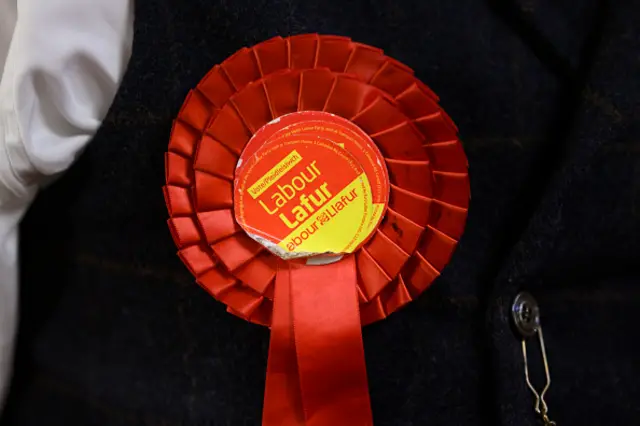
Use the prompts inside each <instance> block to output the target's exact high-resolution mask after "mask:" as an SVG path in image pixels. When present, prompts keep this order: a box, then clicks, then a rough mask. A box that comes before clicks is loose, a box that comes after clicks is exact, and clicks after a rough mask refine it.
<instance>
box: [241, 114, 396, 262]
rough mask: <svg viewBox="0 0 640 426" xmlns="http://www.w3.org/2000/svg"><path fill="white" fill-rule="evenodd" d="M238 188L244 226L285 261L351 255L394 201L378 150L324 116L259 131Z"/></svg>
mask: <svg viewBox="0 0 640 426" xmlns="http://www.w3.org/2000/svg"><path fill="white" fill-rule="evenodd" d="M234 186H235V191H234V210H235V215H236V219H237V221H238V223H239V225H240V226H241V227H242V228H243V229H244V230H245V231H246V232H247V234H248V235H249V236H250V237H251V238H253V239H254V240H256V241H258V242H259V243H261V244H262V245H264V246H265V247H266V248H267V249H269V250H270V251H271V252H272V253H273V254H275V255H277V256H279V257H281V258H283V259H293V258H298V257H308V256H322V255H339V254H346V253H352V252H354V251H355V250H356V249H358V248H359V247H360V246H361V245H362V244H363V243H364V242H365V241H366V240H367V239H368V238H369V237H370V236H371V235H372V233H373V232H374V231H375V230H376V228H377V226H378V224H379V223H380V221H381V219H382V217H383V214H384V212H385V209H386V206H387V203H388V198H389V176H388V173H387V169H386V166H385V165H384V158H383V157H382V154H381V153H380V150H379V149H378V148H377V147H376V146H375V144H374V143H373V141H372V140H371V138H370V137H369V136H368V135H367V134H366V133H364V132H363V131H362V130H360V129H359V128H358V127H357V126H355V125H354V124H353V123H352V122H350V121H348V120H345V119H344V118H341V117H338V116H335V115H333V114H329V113H326V112H296V113H291V114H288V115H284V116H282V117H280V118H277V119H275V120H273V121H272V122H270V123H268V124H267V125H265V126H264V127H262V128H261V129H260V130H259V131H258V132H257V133H256V134H255V135H254V136H253V137H252V139H251V140H250V141H249V143H248V144H247V147H246V148H245V149H244V151H243V153H242V155H241V157H240V160H239V161H238V166H237V168H236V178H235V185H234Z"/></svg>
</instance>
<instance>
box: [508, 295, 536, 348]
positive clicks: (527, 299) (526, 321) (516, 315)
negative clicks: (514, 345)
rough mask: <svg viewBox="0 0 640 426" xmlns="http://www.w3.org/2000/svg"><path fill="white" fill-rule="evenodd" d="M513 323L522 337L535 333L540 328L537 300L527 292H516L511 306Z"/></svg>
mask: <svg viewBox="0 0 640 426" xmlns="http://www.w3.org/2000/svg"><path fill="white" fill-rule="evenodd" d="M511 316H512V318H513V323H514V325H515V326H516V328H517V329H518V331H519V332H520V334H521V335H522V336H523V337H530V336H533V335H534V334H536V332H537V331H538V329H539V328H540V309H539V308H538V302H536V299H534V298H533V296H532V295H530V294H529V293H527V292H524V291H523V292H521V293H518V295H517V296H516V298H515V299H514V300H513V305H512V306H511Z"/></svg>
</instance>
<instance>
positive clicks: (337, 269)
mask: <svg viewBox="0 0 640 426" xmlns="http://www.w3.org/2000/svg"><path fill="white" fill-rule="evenodd" d="M356 279H357V277H356V263H355V258H354V256H353V255H350V256H347V257H345V258H344V259H342V260H341V261H339V262H336V263H333V264H329V265H322V266H306V265H302V264H297V263H285V262H282V263H281V264H280V266H279V270H278V274H277V276H276V288H275V297H274V299H275V305H274V316H273V323H272V328H271V343H270V346H269V361H268V365H267V383H266V389H265V401H264V402H265V403H264V412H263V420H262V424H263V426H298V425H300V426H302V425H304V426H327V425H330V426H371V425H373V417H372V414H371V403H370V401H369V388H368V383H367V372H366V367H365V359H364V347H363V343H362V333H361V327H362V326H361V323H360V312H359V307H358V295H357V291H356V285H355V284H356Z"/></svg>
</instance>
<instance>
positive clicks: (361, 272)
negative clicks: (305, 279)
mask: <svg viewBox="0 0 640 426" xmlns="http://www.w3.org/2000/svg"><path fill="white" fill-rule="evenodd" d="M299 111H325V112H329V113H332V114H335V115H337V116H340V117H343V118H345V119H347V120H349V121H351V122H353V123H354V124H355V125H357V126H358V127H359V128H360V129H362V130H363V131H364V132H366V133H367V134H368V135H369V136H370V138H371V140H373V141H374V143H375V144H376V146H377V147H378V149H379V150H380V152H381V153H382V155H383V156H384V159H385V163H386V166H387V170H388V174H389V181H390V194H389V203H388V209H387V212H386V214H385V216H384V218H383V220H382V222H381V223H380V225H379V226H378V229H377V230H376V231H375V233H374V234H373V235H372V237H371V238H370V239H369V240H368V241H367V242H366V244H364V246H362V247H361V248H359V249H358V250H357V251H356V252H355V253H354V254H353V255H352V256H353V257H354V262H355V266H356V271H357V279H356V280H355V281H357V282H356V286H357V294H358V298H359V304H360V324H362V325H366V324H370V323H372V322H375V321H377V320H380V319H383V318H385V317H387V316H388V315H390V314H391V313H393V312H395V311H396V310H398V309H399V308H401V307H402V306H404V305H406V304H407V303H409V302H410V301H412V300H413V299H415V298H416V297H417V296H418V295H420V294H421V293H422V292H423V291H425V289H427V288H428V287H429V286H430V285H431V283H433V281H434V280H435V279H436V278H437V277H438V275H439V274H440V272H441V271H442V270H443V268H444V267H445V265H446V264H447V263H448V261H449V259H450V257H451V255H452V253H453V250H454V249H455V246H456V244H457V242H458V240H459V239H460V236H461V235H462V232H463V230H464V226H465V221H466V217H467V209H468V204H469V177H468V173H467V160H466V156H465V154H464V151H463V148H462V145H461V143H460V140H459V139H458V135H457V128H456V126H455V124H454V123H453V121H452V120H451V119H450V118H449V116H448V115H447V114H446V113H445V112H444V111H443V110H442V109H441V108H440V106H439V105H438V97H437V96H436V95H435V94H434V93H433V92H432V91H431V90H430V89H429V88H428V87H427V86H426V85H425V84H423V83H422V82H420V81H419V80H418V79H417V78H416V77H415V76H414V73H413V71H412V70H411V69H410V68H409V67H407V66H406V65H404V64H402V63H400V62H398V61H396V60H394V59H392V58H389V57H387V56H385V55H384V53H383V52H382V51H381V50H380V49H377V48H374V47H371V46H367V45H364V44H360V43H357V42H353V41H351V40H350V39H349V38H345V37H336V36H319V35H316V34H307V35H299V36H293V37H289V38H281V37H276V38H273V39H271V40H268V41H265V42H263V43H260V44H258V45H256V46H254V47H252V48H243V49H241V50H240V51H238V52H237V53H235V54H234V55H232V56H231V57H229V58H228V59H227V60H225V61H224V62H223V63H222V64H220V65H216V66H215V67H213V69H212V70H211V71H210V72H209V73H208V74H207V75H206V76H205V77H204V78H203V79H202V81H201V82H200V83H199V84H198V86H197V87H196V88H195V89H193V90H192V91H191V92H190V93H189V95H188V96H187V98H186V100H185V102H184V104H183V106H182V108H181V110H180V112H179V114H178V117H177V118H176V120H175V122H174V125H173V129H172V132H171V138H170V142H169V149H168V152H167V154H166V156H165V169H166V186H165V187H164V195H165V200H166V204H167V207H168V210H169V215H170V219H169V221H168V223H169V228H170V230H171V234H172V235H173V238H174V241H175V243H176V245H177V246H178V248H179V252H178V254H179V256H180V258H181V259H182V261H183V262H184V264H185V265H186V266H187V267H188V268H189V270H190V271H191V272H192V273H193V275H194V276H195V277H196V281H197V283H198V284H199V285H200V286H202V287H203V288H204V289H205V290H207V291H208V292H209V293H210V294H211V295H212V296H213V297H215V298H216V299H217V300H219V301H221V302H223V303H224V304H226V305H227V310H228V311H229V312H231V313H233V314H235V315H237V316H239V317H241V318H243V319H245V320H248V321H250V322H254V323H257V324H262V325H265V326H271V325H272V317H273V309H274V308H273V306H274V303H273V302H274V295H275V294H276V290H275V282H276V275H277V272H278V268H279V266H278V265H279V262H282V260H280V259H278V258H276V256H274V255H273V254H272V253H271V252H269V251H268V250H266V249H265V248H264V247H263V246H262V245H260V244H259V243H257V242H256V241H254V240H253V239H251V238H249V236H247V235H246V234H245V232H244V231H243V230H242V228H241V227H240V226H239V225H238V223H237V222H236V220H235V216H234V211H233V206H234V200H233V193H234V173H235V170H236V164H237V162H238V159H239V157H240V155H241V153H242V151H243V149H244V147H245V145H246V144H247V143H248V141H249V140H250V138H251V137H252V135H253V134H255V133H256V132H257V131H258V130H259V129H261V128H262V127H263V126H264V125H265V124H267V123H269V122H271V121H272V120H274V119H275V118H277V117H280V116H282V115H285V114H289V113H295V112H299ZM303 384H304V383H303ZM265 416H266V408H265ZM265 424H267V422H266V420H265ZM282 424H286V422H283V423H282ZM291 424H294V423H291ZM300 424H311V422H309V423H300Z"/></svg>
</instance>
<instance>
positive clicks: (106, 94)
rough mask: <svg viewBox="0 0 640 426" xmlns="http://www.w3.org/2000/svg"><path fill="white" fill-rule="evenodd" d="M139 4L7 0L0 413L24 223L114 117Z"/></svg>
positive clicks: (0, 92) (0, 191) (0, 7)
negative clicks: (43, 190)
mask: <svg viewBox="0 0 640 426" xmlns="http://www.w3.org/2000/svg"><path fill="white" fill-rule="evenodd" d="M132 2H133V0H19V1H18V0H0V70H3V71H2V74H1V80H0V409H1V408H2V401H3V399H4V396H5V394H6V388H7V385H8V380H9V378H10V367H11V364H12V352H13V344H14V339H15V330H16V318H17V299H18V276H17V270H18V265H17V262H18V259H17V247H18V224H19V222H20V219H21V218H22V216H23V215H24V213H25V211H26V210H27V208H28V206H29V204H30V203H31V201H32V200H33V198H34V196H35V194H36V192H37V190H38V185H40V184H42V183H43V182H44V181H45V180H48V179H50V178H52V177H54V176H56V175H58V174H60V173H61V172H63V171H64V170H65V169H67V168H68V167H69V166H70V165H71V163H72V162H73V161H74V160H75V159H76V158H77V156H78V155H79V154H80V152H81V150H82V149H83V148H84V146H85V145H86V144H87V143H88V142H89V140H90V139H91V137H92V136H93V135H94V134H95V132H96V130H97V129H98V127H99V126H100V123H101V122H102V120H103V118H104V116H105V114H106V113H107V110H108V108H109V106H110V104H111V102H112V101H113V97H114V95H115V93H116V90H117V89H118V86H119V84H120V81H121V80H122V76H123V74H124V70H125V68H126V65H127V63H128V61H129V57H130V55H131V44H132V37H133V4H132ZM53 225H54V224H52V226H53Z"/></svg>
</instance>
